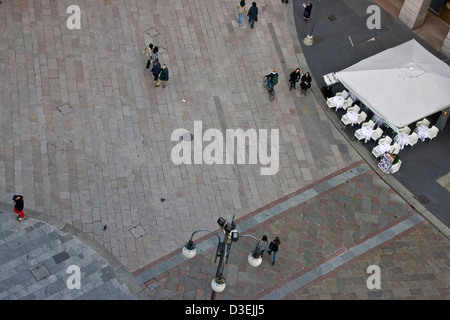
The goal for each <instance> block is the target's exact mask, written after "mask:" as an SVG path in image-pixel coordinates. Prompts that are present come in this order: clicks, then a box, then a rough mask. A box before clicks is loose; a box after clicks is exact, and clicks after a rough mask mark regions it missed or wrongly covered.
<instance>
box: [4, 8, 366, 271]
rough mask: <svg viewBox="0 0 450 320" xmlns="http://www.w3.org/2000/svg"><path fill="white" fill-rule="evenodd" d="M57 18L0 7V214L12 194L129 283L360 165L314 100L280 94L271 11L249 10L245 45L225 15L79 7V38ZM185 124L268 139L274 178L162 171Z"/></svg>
mask: <svg viewBox="0 0 450 320" xmlns="http://www.w3.org/2000/svg"><path fill="white" fill-rule="evenodd" d="M72 4H74V3H73V1H68V0H66V1H57V2H55V3H53V2H50V1H48V0H42V1H33V2H31V1H20V2H17V1H15V2H7V3H4V4H3V5H2V7H1V11H0V27H1V29H2V30H4V32H3V33H2V36H1V37H2V41H1V43H0V49H1V50H0V52H1V53H0V54H1V80H0V81H1V82H0V85H1V105H2V114H1V117H0V121H1V135H2V137H3V139H2V140H1V142H0V143H1V144H0V148H1V150H2V155H3V156H2V158H1V162H0V173H1V174H0V191H1V192H0V197H1V198H0V200H1V201H3V202H9V201H10V198H11V196H12V194H16V193H19V194H23V195H24V197H25V204H26V206H27V207H28V208H32V209H34V210H36V211H40V212H44V213H46V214H47V215H49V216H52V217H58V218H61V219H62V220H63V221H65V222H67V223H69V224H71V225H73V226H75V227H77V228H78V229H80V230H82V231H83V232H84V233H86V234H88V235H90V236H91V237H92V238H94V239H96V240H97V241H99V242H100V243H101V244H102V245H103V246H105V247H106V248H108V250H110V251H111V252H112V253H113V255H114V256H116V257H117V258H118V259H120V261H121V262H122V264H124V265H125V266H126V267H127V269H128V270H129V271H130V272H133V271H136V270H137V269H139V268H140V267H143V266H145V265H147V264H149V263H151V262H153V261H155V260H156V259H158V258H160V257H162V256H165V255H166V254H169V253H171V252H172V251H174V250H177V249H178V248H179V247H180V246H182V245H183V244H184V242H185V241H186V239H188V237H189V236H190V233H191V232H192V230H195V229H199V228H215V225H216V220H217V218H218V217H219V216H224V217H231V216H232V215H233V214H236V216H237V217H242V216H243V215H244V214H247V213H249V212H252V211H254V210H256V209H258V208H259V207H261V206H264V205H266V204H268V203H271V202H273V201H275V200H277V199H278V198H280V197H283V196H285V195H287V194H290V193H292V192H294V191H296V190H298V189H299V188H301V187H304V186H306V185H309V184H311V183H313V182H314V181H316V180H317V179H320V178H323V177H325V176H327V175H329V174H331V173H333V172H335V171H337V170H339V169H341V168H343V167H345V166H348V165H350V164H351V163H353V162H354V161H358V160H359V159H360V157H359V156H358V154H357V153H356V152H355V151H354V150H353V149H352V148H351V147H350V146H349V145H347V144H346V143H345V140H344V139H343V138H342V136H341V134H340V133H339V132H338V131H337V130H336V129H335V128H334V127H333V126H332V124H331V123H329V121H328V120H327V119H326V117H325V116H324V115H323V113H322V111H321V108H320V106H319V105H318V104H317V103H316V102H315V100H314V98H313V97H310V96H308V97H306V98H303V99H300V98H299V92H298V91H295V92H293V93H290V92H289V90H288V88H287V86H286V82H287V80H286V82H285V81H284V79H287V77H288V74H289V73H290V72H291V71H292V70H293V69H295V68H296V67H297V66H298V62H297V58H296V53H295V51H294V47H293V45H292V41H291V38H290V36H289V31H288V26H287V24H286V22H285V19H284V15H285V10H286V8H284V7H282V6H280V4H279V3H274V2H271V1H261V2H259V7H260V15H259V16H260V21H258V23H257V25H256V27H255V29H253V30H251V29H250V28H248V27H247V25H246V24H245V25H244V26H242V27H239V26H238V25H237V20H236V10H235V9H236V8H235V7H236V4H235V1H219V0H214V1H199V2H198V1H178V0H176V1H175V0H169V1H166V0H165V1H144V2H142V1H82V2H79V7H80V9H81V29H80V30H76V29H75V30H70V29H68V27H67V26H66V21H67V19H68V17H69V16H70V14H68V13H66V10H67V8H68V7H69V5H72ZM150 41H152V42H154V43H155V44H156V45H159V46H160V47H162V48H164V49H163V50H162V51H164V52H163V53H161V55H160V60H161V62H162V63H166V64H167V65H168V68H169V70H170V80H169V85H168V87H166V88H164V89H163V88H162V87H160V88H155V87H154V86H153V85H152V80H153V76H152V75H151V73H150V71H149V70H148V69H145V64H146V59H145V58H144V56H143V55H141V53H142V50H143V48H144V46H145V45H146V44H148V43H149V42H150ZM273 67H276V68H278V70H279V73H280V79H281V81H280V84H279V85H278V87H277V92H278V97H277V99H276V100H275V101H274V102H270V101H269V99H268V97H267V94H266V92H264V88H263V86H262V78H263V75H265V74H268V73H270V71H271V70H272V68H273ZM291 69H292V70H291ZM194 121H202V123H203V129H204V130H206V129H208V128H215V129H218V130H221V131H222V132H225V130H226V129H243V130H247V129H248V128H253V129H255V130H260V129H267V130H273V129H278V130H279V133H280V137H279V147H280V154H279V162H280V163H279V171H278V173H277V174H276V175H271V176H262V175H261V173H260V168H261V167H263V166H264V165H262V164H261V165H260V164H254V165H207V164H196V165H175V164H174V163H173V162H172V161H171V152H172V149H173V147H174V146H175V144H176V143H175V142H173V141H171V135H172V132H173V131H174V130H176V129H179V128H186V129H187V130H189V131H191V132H192V133H193V125H194ZM204 146H206V143H204ZM162 198H163V199H165V201H164V202H162V201H161V199H162ZM105 225H107V229H106V230H105V231H103V228H104V226H105Z"/></svg>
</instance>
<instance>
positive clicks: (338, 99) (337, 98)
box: [333, 96, 344, 111]
mask: <svg viewBox="0 0 450 320" xmlns="http://www.w3.org/2000/svg"><path fill="white" fill-rule="evenodd" d="M333 102H334V103H335V104H336V111H337V110H338V109H340V108H342V105H343V104H344V98H343V97H341V96H334V97H333Z"/></svg>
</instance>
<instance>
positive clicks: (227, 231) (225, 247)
mask: <svg viewBox="0 0 450 320" xmlns="http://www.w3.org/2000/svg"><path fill="white" fill-rule="evenodd" d="M233 220H234V216H233V218H232V219H231V221H230V222H228V223H227V222H226V220H225V219H224V218H222V217H220V218H219V219H218V220H217V223H218V224H219V226H220V227H221V229H222V231H223V233H224V235H223V239H220V237H219V235H218V234H217V233H215V232H213V231H210V230H207V229H200V230H197V231H194V232H193V233H192V235H191V238H190V239H189V241H188V242H187V243H186V245H185V246H184V247H183V249H182V254H183V256H184V257H185V258H187V259H190V258H193V257H194V256H195V254H196V253H197V250H196V246H195V243H194V241H193V238H194V235H195V234H196V233H198V232H209V233H212V234H214V235H215V236H216V237H217V239H218V240H219V242H218V244H217V249H216V258H215V260H214V263H215V262H217V258H219V265H218V266H217V271H216V276H215V278H214V279H213V280H212V281H211V288H212V294H211V300H215V298H216V293H218V292H222V291H223V290H225V286H226V281H225V277H224V275H223V270H224V267H225V264H227V263H228V255H229V254H230V250H231V244H232V243H233V242H236V241H238V239H239V237H250V238H252V239H254V240H255V241H256V247H255V250H253V251H252V252H251V253H250V254H249V256H248V263H249V264H250V265H251V266H252V267H257V266H259V265H260V264H261V262H262V258H261V251H260V249H259V241H258V239H257V238H256V237H254V236H252V235H247V234H242V235H240V234H239V232H238V231H237V230H236V225H235V224H234V222H233Z"/></svg>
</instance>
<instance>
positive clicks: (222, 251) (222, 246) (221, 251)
mask: <svg viewBox="0 0 450 320" xmlns="http://www.w3.org/2000/svg"><path fill="white" fill-rule="evenodd" d="M227 239H228V232H225V235H224V237H223V241H222V242H220V243H219V244H218V246H219V247H218V253H217V255H219V257H220V259H219V265H218V266H217V270H216V277H215V279H224V277H223V268H224V263H223V261H224V258H225V256H226V254H227V251H228V245H227V243H226V241H227ZM217 255H216V258H217ZM224 280H225V279H224ZM211 300H216V292H215V291H214V290H212V293H211Z"/></svg>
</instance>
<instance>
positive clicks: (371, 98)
mask: <svg viewBox="0 0 450 320" xmlns="http://www.w3.org/2000/svg"><path fill="white" fill-rule="evenodd" d="M332 74H333V75H335V76H336V79H337V80H336V81H334V82H333V84H332V87H333V89H334V90H331V89H330V87H329V89H330V90H328V92H327V95H326V98H327V105H328V107H329V108H330V109H334V111H335V113H336V115H337V116H338V117H339V119H340V122H341V123H342V124H343V125H344V127H343V130H344V132H345V133H346V134H347V135H349V136H350V137H351V138H352V140H358V141H360V142H361V143H362V144H363V145H364V147H366V148H367V149H368V151H370V153H371V154H372V155H373V156H374V157H375V158H376V159H378V158H380V159H381V158H382V159H384V160H383V161H385V164H386V163H390V164H394V161H395V164H396V165H397V167H396V169H395V170H396V171H398V169H399V167H398V166H399V165H400V164H401V162H399V161H398V158H399V153H402V152H404V151H403V150H405V148H407V147H408V146H409V151H411V150H412V148H413V146H415V145H416V144H417V143H420V142H425V141H428V143H429V144H431V142H432V141H433V140H435V139H436V138H438V137H439V132H440V130H443V128H444V126H445V121H444V120H442V119H443V118H442V116H441V115H442V114H444V110H445V109H446V108H449V107H450V91H449V90H448V88H449V86H450V68H449V66H448V65H446V64H445V63H444V62H443V61H441V60H440V59H438V58H437V57H436V56H434V55H433V54H431V53H430V52H429V51H428V50H426V49H425V48H424V47H423V46H421V45H420V44H419V43H418V42H417V41H416V40H414V39H412V40H410V41H407V42H405V43H403V44H400V45H398V46H396V47H393V48H390V49H387V50H385V51H382V52H380V53H378V54H375V55H373V56H371V57H368V58H366V59H363V60H361V61H360V62H358V63H356V64H353V65H351V66H349V67H347V68H345V69H343V70H340V71H337V72H334V73H332ZM385 79H389V81H384V80H385ZM423 79H427V81H428V82H429V84H430V85H429V86H427V90H426V91H424V90H423ZM374 88H376V90H375V89H374ZM333 91H334V92H335V93H334V94H333ZM399 92H402V93H404V94H399ZM438 117H440V118H442V119H441V121H440V120H439V119H438ZM348 128H350V130H348ZM386 154H389V155H390V156H394V157H393V159H388V158H386V157H384V156H385V155H386ZM391 160H392V161H391ZM398 163H400V164H398ZM384 168H385V170H383V171H384V172H386V173H388V172H389V170H388V169H386V168H387V167H386V166H384Z"/></svg>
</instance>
